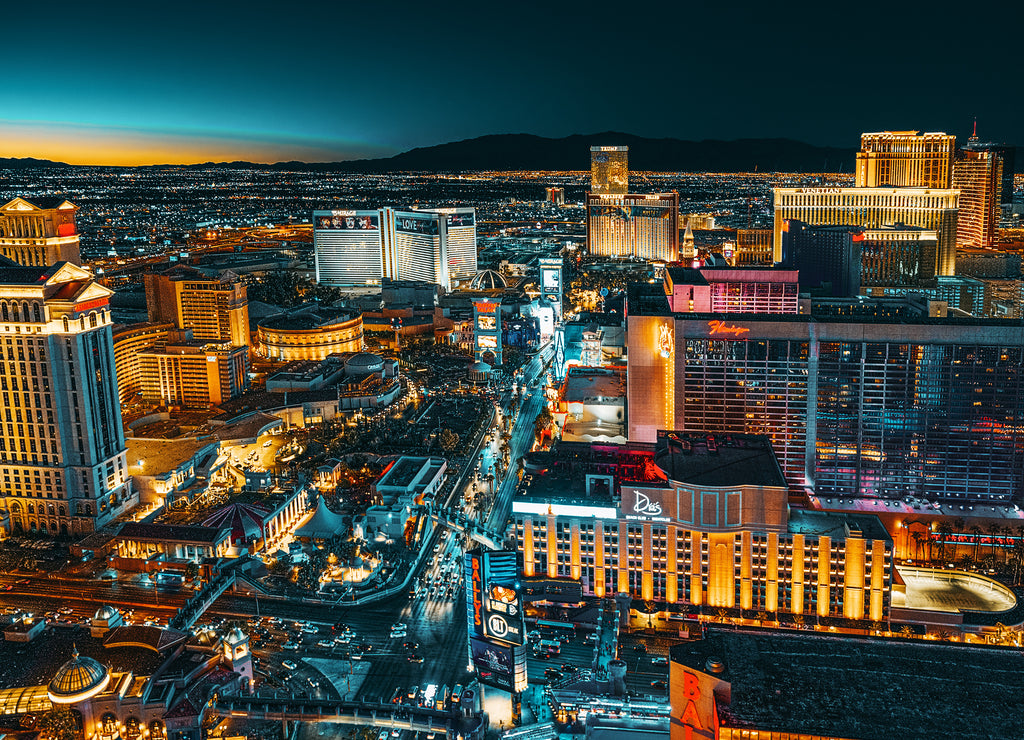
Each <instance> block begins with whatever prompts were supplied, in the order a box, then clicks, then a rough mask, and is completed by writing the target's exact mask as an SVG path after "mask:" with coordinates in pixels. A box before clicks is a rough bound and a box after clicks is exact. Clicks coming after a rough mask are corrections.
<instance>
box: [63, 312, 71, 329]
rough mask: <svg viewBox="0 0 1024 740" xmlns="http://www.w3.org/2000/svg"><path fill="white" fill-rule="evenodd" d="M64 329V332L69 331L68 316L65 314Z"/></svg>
mask: <svg viewBox="0 0 1024 740" xmlns="http://www.w3.org/2000/svg"><path fill="white" fill-rule="evenodd" d="M64 331H66V332H68V331H71V327H70V326H69V325H68V317H67V316H65V317H64Z"/></svg>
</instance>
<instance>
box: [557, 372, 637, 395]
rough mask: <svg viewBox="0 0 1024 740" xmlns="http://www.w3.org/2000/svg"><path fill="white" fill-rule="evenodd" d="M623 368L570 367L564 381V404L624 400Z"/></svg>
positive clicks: (624, 378)
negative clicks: (599, 399) (611, 399)
mask: <svg viewBox="0 0 1024 740" xmlns="http://www.w3.org/2000/svg"><path fill="white" fill-rule="evenodd" d="M625 396H626V373H625V369H624V368H610V367H604V368H596V367H571V368H569V374H568V376H567V377H566V381H565V402H566V403H572V402H574V401H576V402H585V401H588V400H591V399H597V398H624V397H625Z"/></svg>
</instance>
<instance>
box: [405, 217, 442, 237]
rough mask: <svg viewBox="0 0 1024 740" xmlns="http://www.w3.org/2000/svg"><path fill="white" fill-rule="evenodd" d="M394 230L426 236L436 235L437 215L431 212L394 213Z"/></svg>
mask: <svg viewBox="0 0 1024 740" xmlns="http://www.w3.org/2000/svg"><path fill="white" fill-rule="evenodd" d="M395 231H401V232H404V233H408V234H426V235H428V236H437V233H438V221H437V216H435V215H433V214H418V213H402V214H398V213H396V214H395Z"/></svg>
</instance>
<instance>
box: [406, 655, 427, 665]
mask: <svg viewBox="0 0 1024 740" xmlns="http://www.w3.org/2000/svg"><path fill="white" fill-rule="evenodd" d="M406 660H408V661H409V662H410V663H422V662H423V656H422V655H416V654H413V655H410V656H409V657H408V658H407V659H406Z"/></svg>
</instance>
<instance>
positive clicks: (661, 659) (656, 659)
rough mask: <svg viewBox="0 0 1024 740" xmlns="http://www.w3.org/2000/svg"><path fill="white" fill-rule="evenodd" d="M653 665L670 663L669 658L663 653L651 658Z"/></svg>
mask: <svg viewBox="0 0 1024 740" xmlns="http://www.w3.org/2000/svg"><path fill="white" fill-rule="evenodd" d="M651 665H668V658H666V657H665V656H663V655H659V656H657V657H654V658H651Z"/></svg>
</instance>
